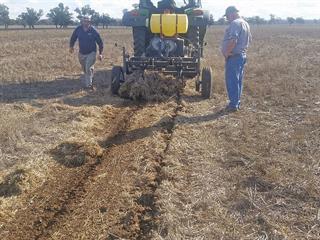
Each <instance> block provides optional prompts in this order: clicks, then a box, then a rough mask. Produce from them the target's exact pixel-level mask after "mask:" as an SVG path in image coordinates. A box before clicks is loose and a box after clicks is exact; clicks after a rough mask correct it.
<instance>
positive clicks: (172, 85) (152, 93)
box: [119, 72, 184, 102]
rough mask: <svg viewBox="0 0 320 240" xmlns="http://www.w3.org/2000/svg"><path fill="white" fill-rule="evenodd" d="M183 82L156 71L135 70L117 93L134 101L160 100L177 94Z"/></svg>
mask: <svg viewBox="0 0 320 240" xmlns="http://www.w3.org/2000/svg"><path fill="white" fill-rule="evenodd" d="M183 86H184V83H183V81H182V80H178V79H176V78H175V77H173V76H166V75H164V74H162V73H157V72H145V73H144V74H142V73H141V72H135V73H133V74H131V75H129V76H128V78H127V79H126V82H125V83H124V84H123V85H122V86H121V88H120V90H119V94H120V96H121V97H123V98H130V99H133V100H135V101H156V102H162V101H165V100H168V99H170V98H173V97H175V96H177V94H178V93H179V92H180V91H182V88H183Z"/></svg>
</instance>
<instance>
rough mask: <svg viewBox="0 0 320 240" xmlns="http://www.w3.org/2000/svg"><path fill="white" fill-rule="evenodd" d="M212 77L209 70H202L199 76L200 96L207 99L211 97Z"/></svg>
mask: <svg viewBox="0 0 320 240" xmlns="http://www.w3.org/2000/svg"><path fill="white" fill-rule="evenodd" d="M212 87H213V77H212V69H211V68H203V69H202V76H201V96H202V97H203V98H204V99H209V98H211V96H212Z"/></svg>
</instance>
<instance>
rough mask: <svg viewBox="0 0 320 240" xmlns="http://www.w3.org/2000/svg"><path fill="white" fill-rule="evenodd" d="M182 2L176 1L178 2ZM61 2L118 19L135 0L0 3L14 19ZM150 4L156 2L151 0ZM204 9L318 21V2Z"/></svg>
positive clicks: (241, 0)
mask: <svg viewBox="0 0 320 240" xmlns="http://www.w3.org/2000/svg"><path fill="white" fill-rule="evenodd" d="M181 1H182V0H177V2H181ZM59 2H63V3H64V4H65V5H67V6H69V7H70V9H72V10H74V9H75V8H76V7H81V6H83V5H86V4H90V6H91V7H92V8H94V9H95V10H96V11H98V12H101V13H109V14H110V15H111V16H112V17H121V15H122V9H124V8H130V6H132V4H134V3H137V2H138V0H60V1H55V0H0V3H4V4H6V5H7V6H8V7H9V8H10V16H11V17H12V18H15V17H17V16H18V15H19V14H20V13H21V12H22V11H24V9H25V8H26V7H32V8H35V9H43V10H44V11H45V12H47V11H48V10H49V9H51V8H53V7H55V6H57V5H58V3H59ZM153 2H157V0H154V1H153ZM202 4H203V7H204V8H205V9H208V10H210V12H211V13H212V14H213V15H214V18H215V19H218V18H219V17H221V16H222V15H223V13H224V9H225V8H226V7H227V6H228V5H236V6H237V7H238V8H239V9H240V11H241V15H243V16H246V17H249V16H256V15H259V16H262V17H264V18H269V15H270V14H275V15H276V16H277V17H282V18H286V17H288V16H293V17H303V18H308V19H320V0H202Z"/></svg>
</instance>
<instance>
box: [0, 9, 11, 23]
mask: <svg viewBox="0 0 320 240" xmlns="http://www.w3.org/2000/svg"><path fill="white" fill-rule="evenodd" d="M9 24H10V18H9V8H8V7H7V6H6V5H4V4H0V25H4V27H5V29H7V28H8V26H9Z"/></svg>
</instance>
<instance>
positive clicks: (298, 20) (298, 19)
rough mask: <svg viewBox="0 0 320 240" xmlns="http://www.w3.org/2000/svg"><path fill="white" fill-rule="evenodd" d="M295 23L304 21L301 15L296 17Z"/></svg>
mask: <svg viewBox="0 0 320 240" xmlns="http://www.w3.org/2000/svg"><path fill="white" fill-rule="evenodd" d="M296 23H298V24H304V23H305V21H304V19H303V18H302V17H299V18H296Z"/></svg>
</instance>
